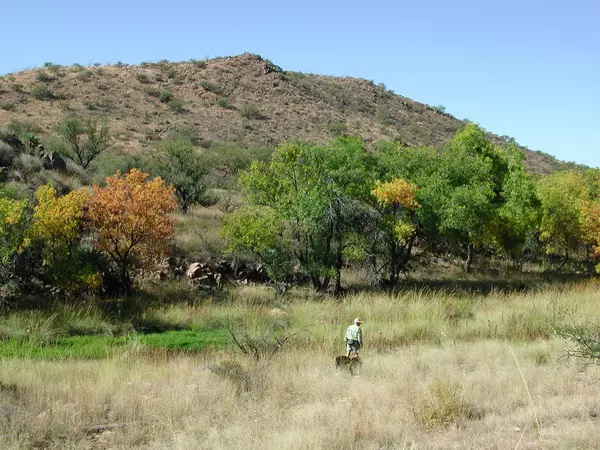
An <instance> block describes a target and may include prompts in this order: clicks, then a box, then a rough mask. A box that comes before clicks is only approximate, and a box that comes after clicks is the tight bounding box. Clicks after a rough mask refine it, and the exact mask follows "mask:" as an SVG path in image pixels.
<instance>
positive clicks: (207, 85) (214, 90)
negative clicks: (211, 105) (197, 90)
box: [200, 81, 223, 95]
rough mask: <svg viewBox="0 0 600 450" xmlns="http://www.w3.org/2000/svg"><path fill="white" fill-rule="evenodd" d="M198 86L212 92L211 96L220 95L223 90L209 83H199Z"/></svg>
mask: <svg viewBox="0 0 600 450" xmlns="http://www.w3.org/2000/svg"><path fill="white" fill-rule="evenodd" d="M200 86H202V87H203V88H204V89H205V90H206V91H208V92H212V93H213V94H217V95H219V94H222V93H223V88H222V87H221V86H219V85H218V84H216V83H212V82H210V81H201V82H200Z"/></svg>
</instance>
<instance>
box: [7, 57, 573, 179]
mask: <svg viewBox="0 0 600 450" xmlns="http://www.w3.org/2000/svg"><path fill="white" fill-rule="evenodd" d="M70 115H94V116H102V117H106V118H107V119H108V121H109V125H110V129H111V132H112V134H113V135H114V137H115V145H117V146H119V147H121V148H122V149H123V151H125V152H127V153H139V152H143V151H144V149H145V148H147V147H149V146H151V145H152V142H153V141H156V140H160V139H163V138H165V137H166V136H168V135H169V134H172V133H186V134H188V135H192V136H194V138H195V139H196V140H197V142H198V143H199V144H200V145H203V146H207V147H208V146H210V145H211V143H212V142H215V141H232V142H238V143H240V144H243V145H247V146H267V147H274V146H276V145H278V144H279V143H281V142H283V141H286V140H290V139H299V140H305V141H311V142H314V143H317V144H321V143H325V142H327V141H329V140H330V139H331V138H332V137H333V136H335V135H338V134H351V135H358V136H361V137H362V138H363V139H364V140H365V142H366V143H367V145H372V144H373V143H374V142H377V141H378V140H381V139H387V140H390V139H394V140H397V141H401V142H403V143H405V144H406V145H411V146H421V145H431V146H437V147H439V146H441V145H442V144H443V143H444V142H446V141H447V140H448V139H449V138H450V137H451V136H452V134H453V133H454V132H455V131H456V130H457V129H459V128H460V127H461V126H462V125H464V122H463V121H461V120H458V119H456V118H455V117H453V116H452V115H450V114H447V113H446V112H444V110H443V108H440V107H431V106H428V105H426V104H423V103H419V102H417V101H414V100H411V99H409V98H407V97H403V96H401V95H397V94H395V93H394V92H392V91H390V90H388V89H386V87H385V86H384V85H383V84H375V83H374V82H372V81H368V80H364V79H358V78H349V77H331V76H321V75H313V74H303V73H299V72H289V71H284V70H282V69H281V68H279V67H278V66H276V65H275V64H273V63H271V62H270V61H269V60H266V59H263V58H261V57H260V56H258V55H253V54H248V53H246V54H243V55H239V56H233V57H223V58H216V59H211V60H206V61H195V60H194V61H189V62H183V63H171V62H168V61H161V62H158V63H142V64H141V65H139V66H128V65H125V64H120V63H118V64H116V65H112V66H100V65H93V66H90V67H83V66H81V65H77V64H76V65H73V66H69V67H66V66H58V65H54V64H50V63H46V64H45V65H44V67H43V68H39V69H32V70H26V71H23V72H19V73H15V74H9V75H5V76H2V77H0V125H2V124H7V123H10V122H11V121H20V122H29V123H33V124H35V125H36V126H37V127H39V129H40V131H41V132H42V133H44V132H54V131H55V129H56V126H57V124H59V123H60V122H61V121H62V120H64V118H65V117H68V116H70ZM490 136H492V138H493V140H495V141H496V142H498V143H501V142H502V141H507V140H510V138H508V137H507V136H504V137H499V136H494V135H490ZM526 163H527V165H528V167H529V168H530V169H531V170H533V171H534V172H537V173H549V172H552V171H554V170H557V169H565V168H569V167H573V166H574V164H572V163H563V162H560V161H558V160H556V159H555V158H553V157H552V156H550V155H547V154H545V153H542V152H534V151H530V150H527V149H526Z"/></svg>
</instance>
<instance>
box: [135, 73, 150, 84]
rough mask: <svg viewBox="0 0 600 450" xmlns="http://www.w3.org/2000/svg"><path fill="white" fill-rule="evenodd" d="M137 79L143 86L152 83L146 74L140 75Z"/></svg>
mask: <svg viewBox="0 0 600 450" xmlns="http://www.w3.org/2000/svg"><path fill="white" fill-rule="evenodd" d="M135 79H136V80H138V81H139V82H140V83H142V84H148V83H150V78H148V75H146V74H145V73H138V74H137V75H136V76H135Z"/></svg>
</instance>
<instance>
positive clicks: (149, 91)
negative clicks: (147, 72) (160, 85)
mask: <svg viewBox="0 0 600 450" xmlns="http://www.w3.org/2000/svg"><path fill="white" fill-rule="evenodd" d="M144 92H145V93H146V95H148V96H150V97H154V98H159V97H160V91H159V90H158V89H156V88H148V89H144Z"/></svg>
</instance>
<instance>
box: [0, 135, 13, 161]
mask: <svg viewBox="0 0 600 450" xmlns="http://www.w3.org/2000/svg"><path fill="white" fill-rule="evenodd" d="M14 158H15V150H14V149H13V148H12V147H11V146H10V145H8V144H6V143H4V142H2V141H0V167H7V166H10V165H11V164H12V162H13V159H14Z"/></svg>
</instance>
